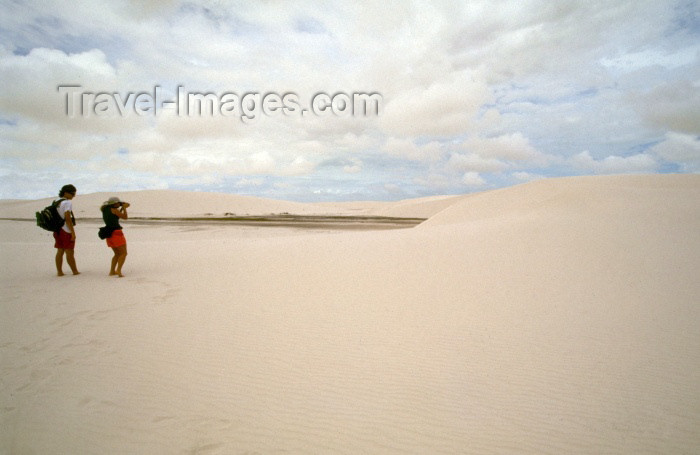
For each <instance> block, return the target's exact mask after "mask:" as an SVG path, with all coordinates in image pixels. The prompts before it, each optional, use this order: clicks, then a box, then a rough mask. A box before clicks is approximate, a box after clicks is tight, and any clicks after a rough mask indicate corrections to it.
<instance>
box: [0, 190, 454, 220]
mask: <svg viewBox="0 0 700 455" xmlns="http://www.w3.org/2000/svg"><path fill="white" fill-rule="evenodd" d="M111 196H117V197H119V198H120V199H121V200H123V201H127V202H129V203H130V204H131V208H130V210H129V213H130V214H131V216H134V217H170V218H177V217H192V216H196V217H201V216H219V217H220V216H224V215H225V214H234V215H269V214H283V213H285V214H286V213H290V214H295V215H347V216H389V217H399V218H428V217H430V216H431V215H433V214H435V213H437V212H439V211H440V210H442V209H444V208H445V207H448V206H449V205H450V204H451V203H452V202H453V201H456V200H458V199H459V198H460V197H461V196H437V197H428V198H420V199H408V200H404V201H398V202H372V201H367V202H335V203H316V204H309V203H298V202H291V201H279V200H274V199H265V198H258V197H252V196H239V195H234V194H224V193H204V192H188V191H172V190H148V191H124V192H115V193H90V194H79V195H78V197H77V199H75V200H74V201H73V202H74V211H75V214H76V215H77V216H78V217H84V218H99V217H101V214H100V211H99V208H100V206H101V205H102V203H103V202H104V201H106V200H107V199H109V197H111ZM53 200H54V197H49V198H44V199H38V200H34V201H27V200H0V218H33V217H34V213H35V212H36V211H38V210H41V209H43V208H44V207H46V206H47V205H49V204H50V203H51V202H52V201H53Z"/></svg>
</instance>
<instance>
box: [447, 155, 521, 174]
mask: <svg viewBox="0 0 700 455" xmlns="http://www.w3.org/2000/svg"><path fill="white" fill-rule="evenodd" d="M447 167H448V168H449V169H451V170H455V171H460V172H465V171H467V172H471V171H473V172H486V173H490V172H502V171H504V170H506V169H508V167H509V165H508V163H506V162H504V161H501V160H497V159H495V158H482V157H481V156H479V155H477V154H476V153H467V154H461V153H452V154H451V155H450V160H449V161H448V162H447Z"/></svg>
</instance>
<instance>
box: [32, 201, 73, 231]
mask: <svg viewBox="0 0 700 455" xmlns="http://www.w3.org/2000/svg"><path fill="white" fill-rule="evenodd" d="M63 201H65V199H58V200H56V201H54V202H53V203H52V204H51V205H48V206H46V207H45V208H44V210H42V211H41V212H36V225H37V226H39V227H40V228H42V229H46V230H47V231H51V232H58V231H59V230H60V229H61V228H62V227H63V225H64V224H65V222H66V221H65V220H64V219H63V218H61V215H59V214H58V206H59V205H60V204H61V202H63Z"/></svg>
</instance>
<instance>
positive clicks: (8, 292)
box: [0, 175, 700, 454]
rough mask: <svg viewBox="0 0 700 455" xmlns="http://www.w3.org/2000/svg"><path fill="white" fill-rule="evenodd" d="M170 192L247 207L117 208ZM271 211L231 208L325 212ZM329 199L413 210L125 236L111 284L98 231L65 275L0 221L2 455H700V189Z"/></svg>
mask: <svg viewBox="0 0 700 455" xmlns="http://www.w3.org/2000/svg"><path fill="white" fill-rule="evenodd" d="M172 196H177V197H176V199H177V200H178V201H179V202H180V203H182V205H177V207H178V208H177V213H179V214H180V215H181V216H184V215H191V214H200V213H206V212H211V213H218V212H220V211H231V209H230V207H231V205H229V204H230V202H229V201H234V199H235V200H238V201H243V199H237V197H235V196H233V198H234V199H229V198H227V197H224V196H222V195H202V194H199V195H187V194H184V195H180V194H177V195H169V193H168V192H143V193H140V192H139V193H133V194H130V195H129V198H128V199H130V200H131V201H134V210H133V211H134V213H143V214H144V216H156V215H157V211H158V210H161V207H162V206H163V205H166V206H169V205H170V204H171V202H169V201H172V199H170V198H171V197H172ZM91 197H93V198H96V199H95V200H99V199H100V198H101V197H102V195H96V196H90V195H88V196H78V198H77V199H76V201H75V204H76V207H81V209H82V208H85V207H88V205H94V204H93V202H94V201H93V200H92V199H90V198H91ZM190 197H191V199H190ZM202 198H204V199H206V201H204V200H203V199H202ZM88 203H89V204H88ZM190 203H191V204H193V205H195V206H188V205H187V204H190ZM21 204H28V203H26V202H22V203H17V202H7V203H2V204H0V216H8V215H4V214H5V213H10V211H11V210H19V209H22V210H24V209H23V208H22V207H20V206H21ZM265 204H268V205H264V204H263V203H262V202H261V201H250V206H249V208H236V209H235V210H236V211H241V212H242V211H243V210H251V213H254V212H252V211H254V210H271V211H275V210H282V211H288V212H298V213H318V212H314V211H315V210H319V208H318V207H317V206H312V205H308V206H306V205H299V206H296V205H294V207H296V209H295V208H294V207H292V205H287V204H288V203H280V204H281V205H280V206H274V205H272V204H271V203H269V201H266V202H265ZM40 205H41V204H40ZM234 205H235V204H234ZM244 205H245V204H244V203H243V202H241V205H240V207H244ZM282 205H284V207H282ZM137 206H140V207H141V208H139V209H138V210H142V211H141V212H137ZM8 207H9V208H8ZM237 207H238V206H237ZM338 207H340V208H341V209H344V210H346V211H347V212H346V213H375V212H373V211H377V210H383V211H384V212H383V213H401V214H407V213H410V214H412V215H414V216H417V215H416V214H418V213H422V214H424V215H426V216H425V217H428V216H430V219H428V220H427V221H426V222H424V223H422V224H421V225H419V226H417V227H416V228H413V229H403V230H391V231H376V232H375V231H363V232H339V231H333V232H318V231H307V230H299V229H282V228H267V229H262V228H256V227H240V226H236V227H232V226H201V225H196V226H194V225H193V226H188V225H161V226H147V225H129V224H128V222H127V223H125V231H126V235H127V238H128V240H129V251H130V255H129V258H128V260H127V265H126V266H125V272H126V274H127V277H126V278H123V279H115V278H109V277H107V276H106V272H107V267H108V260H109V252H108V250H107V248H106V247H105V246H104V245H103V244H102V243H101V242H100V241H99V240H98V239H97V236H96V234H95V233H96V230H97V227H98V224H97V223H90V222H88V223H82V224H80V223H79V224H78V226H77V227H78V247H77V249H76V256H77V258H78V265H79V266H80V268H81V269H82V274H81V275H79V276H75V277H74V276H66V277H62V278H58V277H55V276H53V274H54V272H55V271H54V269H53V264H52V256H53V251H52V248H51V241H50V236H49V235H48V233H44V232H42V231H40V230H39V229H38V228H36V227H34V226H32V225H31V224H30V223H29V222H20V221H0V227H1V228H2V233H3V235H2V240H0V247H1V248H2V250H1V251H2V258H3V259H2V263H1V264H0V276H1V277H2V278H1V280H2V281H1V283H2V289H3V291H2V292H3V294H2V295H3V299H2V304H1V305H2V306H0V308H1V309H2V310H1V311H2V317H1V318H0V324H1V326H0V377H1V378H2V379H1V380H0V453H12V454H15V453H16V454H33V453H53V454H75V453H81V454H83V453H86V454H89V453H96V454H97V453H100V454H103V453H130V454H153V453H163V454H165V453H168V454H172V453H202V454H230V453H261V454H267V453H305V454H306V453H319V454H320V453H323V454H325V453H347V454H356V453H417V454H418V453H420V454H423V453H487V454H488V453H533V454H535V453H536V454H541V453H557V454H558V453H568V454H570V453H585V454H598V453H629V454H637V453H694V452H696V451H697V449H698V447H700V392H698V387H697V384H698V383H700V331H698V329H697V321H698V320H700V305H698V302H700V284H699V283H700V281H699V280H698V279H697V271H698V270H700V236H698V232H700V176H697V175H693V176H687V175H682V176H676V175H673V176H628V177H586V178H571V179H552V180H543V181H538V182H533V183H530V184H526V185H521V186H518V187H513V188H509V189H504V190H497V191H490V192H485V193H480V194H474V195H466V196H457V197H448V198H436V199H428V200H419V201H413V203H412V202H411V201H404V202H402V203H386V204H384V203H380V204H377V203H367V204H366V205H365V206H364V208H363V205H362V204H345V205H343V204H339V206H338ZM290 208H291V209H290ZM331 208H332V209H333V210H335V209H336V208H337V207H330V208H329V207H328V206H323V205H322V206H321V209H322V210H330V209H331ZM305 210H308V211H309V212H304V211H305ZM169 213H172V211H169ZM258 213H261V212H258ZM269 213H272V212H269ZM325 213H329V212H325ZM404 216H405V215H404Z"/></svg>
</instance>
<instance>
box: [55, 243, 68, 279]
mask: <svg viewBox="0 0 700 455" xmlns="http://www.w3.org/2000/svg"><path fill="white" fill-rule="evenodd" d="M64 251H66V250H64V249H63V248H56V272H58V276H63V275H64V273H63V252H64Z"/></svg>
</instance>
